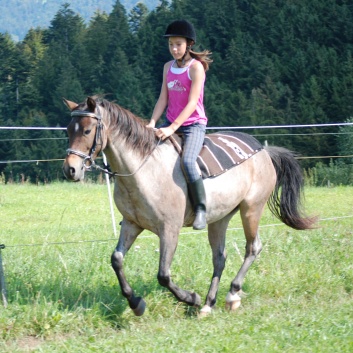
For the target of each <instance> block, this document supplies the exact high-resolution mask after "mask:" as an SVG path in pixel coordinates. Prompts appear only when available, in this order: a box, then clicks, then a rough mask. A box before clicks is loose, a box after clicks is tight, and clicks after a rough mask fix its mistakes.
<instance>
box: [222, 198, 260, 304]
mask: <svg viewBox="0 0 353 353" xmlns="http://www.w3.org/2000/svg"><path fill="white" fill-rule="evenodd" d="M263 208H264V205H262V204H254V205H252V206H250V205H249V204H247V203H246V202H244V201H243V203H242V204H241V205H240V215H241V219H242V223H243V228H244V233H245V238H246V248H245V257H244V262H243V264H242V266H241V268H240V270H239V272H238V273H237V275H236V277H235V278H234V280H233V281H232V283H231V286H230V291H229V293H228V294H227V298H226V308H227V309H230V310H235V309H237V308H238V307H239V306H240V300H241V298H240V296H239V294H238V293H239V292H240V291H241V288H242V285H243V281H244V278H245V276H246V273H247V272H248V270H249V268H250V266H251V265H252V263H253V262H254V260H255V259H256V256H257V255H258V254H259V253H260V252H261V250H262V244H261V240H260V236H259V234H258V229H259V222H260V217H261V215H262V212H263Z"/></svg>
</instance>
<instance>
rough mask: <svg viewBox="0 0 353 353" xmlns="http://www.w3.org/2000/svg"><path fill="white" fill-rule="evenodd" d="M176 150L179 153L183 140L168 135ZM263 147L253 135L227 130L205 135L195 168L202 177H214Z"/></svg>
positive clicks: (180, 152)
mask: <svg viewBox="0 0 353 353" xmlns="http://www.w3.org/2000/svg"><path fill="white" fill-rule="evenodd" d="M169 138H170V141H171V142H172V144H173V145H174V147H175V149H176V150H177V152H178V153H179V154H180V155H181V154H182V148H183V141H182V138H181V136H179V135H177V134H174V135H172V136H170V137H169ZM262 149H263V146H262V145H261V143H260V142H259V141H258V140H256V139H255V138H254V137H253V136H251V135H248V134H245V133H242V132H237V131H229V132H222V133H214V134H209V135H206V136H205V140H204V143H203V147H202V149H201V151H200V154H199V156H198V157H197V161H196V164H197V168H198V169H199V171H200V175H201V177H202V179H207V178H211V177H216V176H218V175H220V174H223V173H225V172H226V171H227V170H229V169H231V168H233V167H235V166H237V165H239V164H241V163H243V162H245V161H246V160H247V159H249V158H250V157H252V156H253V155H254V154H256V153H257V152H260V151H261V150H262Z"/></svg>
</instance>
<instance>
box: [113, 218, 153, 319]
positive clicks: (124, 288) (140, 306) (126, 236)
mask: <svg viewBox="0 0 353 353" xmlns="http://www.w3.org/2000/svg"><path fill="white" fill-rule="evenodd" d="M142 231H143V229H142V228H140V227H139V226H137V225H136V224H134V223H131V222H129V221H127V220H125V219H124V220H123V221H122V224H121V230H120V237H119V242H118V245H117V246H116V248H115V250H114V252H113V254H112V256H111V264H112V267H113V269H114V271H115V274H116V276H117V277H118V281H119V284H120V288H121V292H122V294H123V296H124V297H125V298H126V299H127V301H128V302H129V306H130V308H131V309H132V310H133V312H134V314H135V315H137V316H141V315H143V313H144V311H145V308H146V303H145V301H144V300H143V299H142V298H141V297H135V294H134V291H133V290H132V288H131V287H130V285H129V283H128V282H127V280H126V278H125V274H124V270H123V262H124V256H125V254H126V253H127V252H128V251H129V249H130V247H131V245H132V244H133V243H134V241H135V240H136V238H137V236H138V235H139V234H140V233H141V232H142Z"/></svg>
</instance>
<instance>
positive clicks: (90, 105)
mask: <svg viewBox="0 0 353 353" xmlns="http://www.w3.org/2000/svg"><path fill="white" fill-rule="evenodd" d="M87 106H88V110H89V111H90V112H92V113H94V112H95V110H96V106H97V103H96V101H95V100H94V99H93V98H92V97H87Z"/></svg>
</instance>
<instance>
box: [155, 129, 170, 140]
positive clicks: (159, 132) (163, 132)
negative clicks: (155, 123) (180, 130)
mask: <svg viewBox="0 0 353 353" xmlns="http://www.w3.org/2000/svg"><path fill="white" fill-rule="evenodd" d="M173 134H174V130H173V128H171V127H170V126H168V127H162V128H160V129H158V130H157V131H156V135H157V137H159V138H160V139H161V140H162V141H164V140H165V139H166V138H168V137H169V136H171V135H173Z"/></svg>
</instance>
